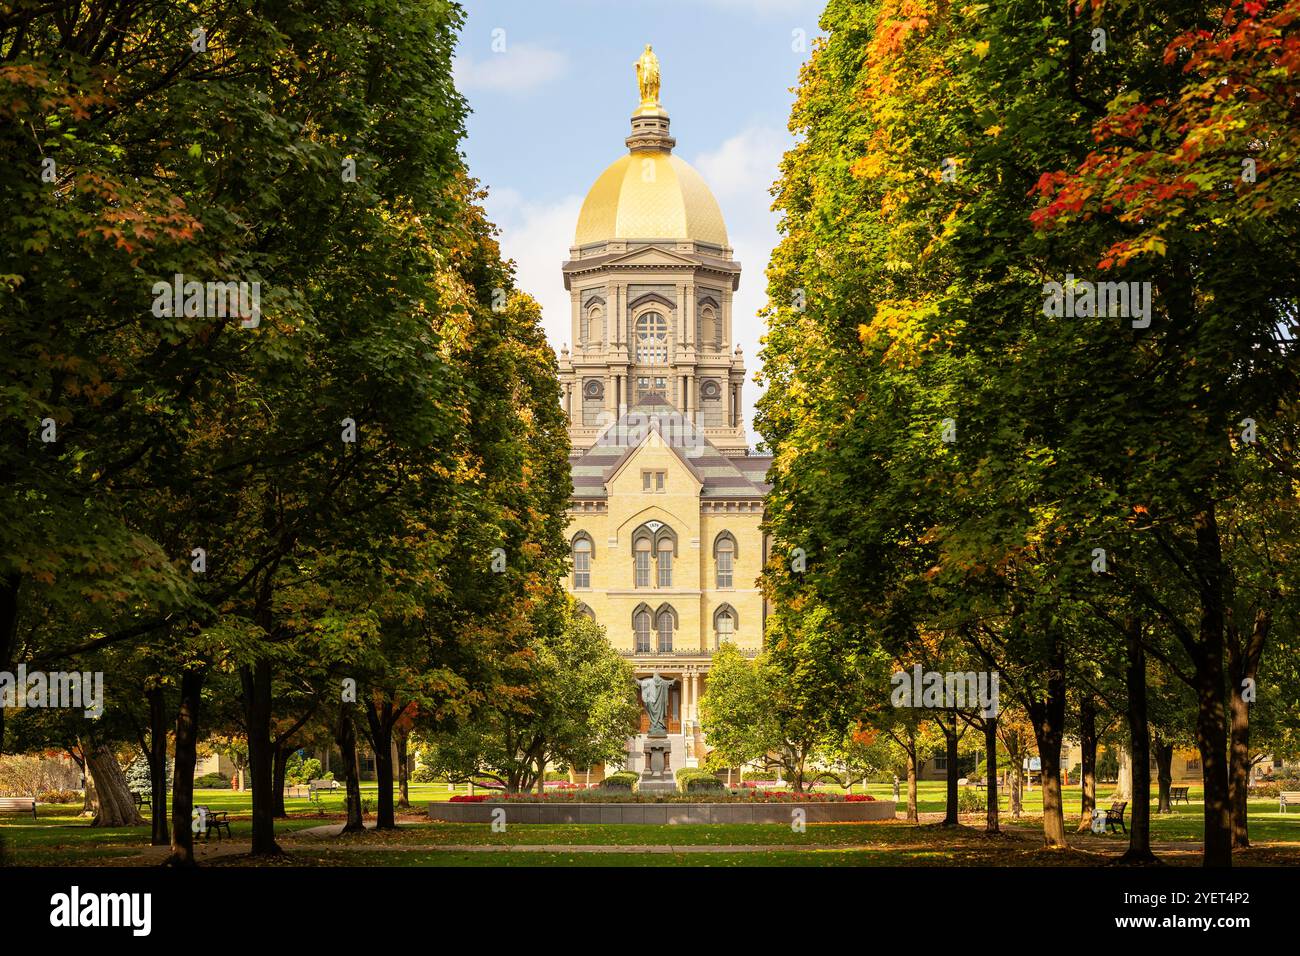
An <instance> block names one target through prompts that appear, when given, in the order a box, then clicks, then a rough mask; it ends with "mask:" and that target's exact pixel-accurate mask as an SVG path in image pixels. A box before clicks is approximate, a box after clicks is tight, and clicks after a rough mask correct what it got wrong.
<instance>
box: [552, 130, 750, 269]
mask: <svg viewBox="0 0 1300 956" xmlns="http://www.w3.org/2000/svg"><path fill="white" fill-rule="evenodd" d="M608 239H694V240H697V241H699V242H709V243H713V244H714V245H718V246H726V245H727V226H726V224H725V223H724V222H723V219H722V210H721V209H720V208H718V201H717V200H716V199H714V198H713V193H712V192H710V191H709V187H708V186H707V185H706V184H705V182H704V178H703V177H702V176H700V174H699V173H697V172H696V171H695V169H694V168H693V167H692V166H691V165H690V164H689V163H687V162H686V161H685V160H681V159H678V158H677V157H676V156H674V155H672V154H671V153H669V152H665V151H662V150H649V149H646V150H635V151H633V152H631V153H628V154H627V155H626V156H621V157H619V158H618V159H616V160H615V161H614V162H613V163H611V164H610V166H609V168H608V169H606V170H605V171H604V172H603V173H601V174H600V177H599V178H598V179H597V180H596V182H595V185H593V186H592V187H591V190H590V191H589V192H588V193H587V198H586V199H585V200H584V201H583V203H582V212H581V213H579V214H578V229H577V232H576V234H575V237H574V245H578V246H583V245H586V244H587V243H590V242H604V241H606V240H608Z"/></svg>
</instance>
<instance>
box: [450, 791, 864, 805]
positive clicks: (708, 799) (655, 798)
mask: <svg viewBox="0 0 1300 956" xmlns="http://www.w3.org/2000/svg"><path fill="white" fill-rule="evenodd" d="M875 799H876V798H875V797H873V796H871V795H870V794H866V793H850V794H843V793H793V792H792V791H789V790H730V791H728V790H722V791H708V790H704V791H694V792H691V793H679V792H678V793H645V794H642V793H628V792H627V791H626V790H622V791H614V792H611V791H608V790H599V789H596V788H592V789H590V790H565V791H562V792H559V793H547V794H544V795H543V794H538V793H502V792H500V791H494V792H492V793H476V794H474V795H472V796H471V795H469V794H457V795H456V796H454V797H452V798H451V800H450V801H449V802H451V803H487V802H492V803H874V802H875Z"/></svg>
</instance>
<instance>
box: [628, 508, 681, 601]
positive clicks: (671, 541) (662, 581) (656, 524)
mask: <svg viewBox="0 0 1300 956" xmlns="http://www.w3.org/2000/svg"><path fill="white" fill-rule="evenodd" d="M675 557H677V532H675V531H674V530H673V529H672V528H671V527H669V526H668V525H666V524H664V523H663V522H662V521H647V522H646V523H645V524H643V525H641V526H639V527H638V528H637V529H636V530H635V531H633V532H632V567H633V574H634V581H633V584H634V586H635V587H638V588H648V587H651V583H650V581H651V568H650V564H651V562H652V561H653V562H654V563H655V566H656V572H655V575H654V582H655V583H654V585H653V586H654V587H659V588H670V587H672V586H673V559H674V558H675Z"/></svg>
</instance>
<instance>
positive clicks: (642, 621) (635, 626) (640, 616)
mask: <svg viewBox="0 0 1300 956" xmlns="http://www.w3.org/2000/svg"><path fill="white" fill-rule="evenodd" d="M632 630H633V632H634V633H635V634H636V652H637V653H638V654H649V653H650V611H649V610H648V609H647V608H646V607H645V605H642V606H641V607H640V608H638V609H637V611H636V613H635V614H633V615H632Z"/></svg>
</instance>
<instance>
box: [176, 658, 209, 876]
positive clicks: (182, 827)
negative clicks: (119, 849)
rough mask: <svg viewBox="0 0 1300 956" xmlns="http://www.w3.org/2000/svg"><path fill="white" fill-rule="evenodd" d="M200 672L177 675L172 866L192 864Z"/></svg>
mask: <svg viewBox="0 0 1300 956" xmlns="http://www.w3.org/2000/svg"><path fill="white" fill-rule="evenodd" d="M203 676H204V675H203V672H202V671H201V670H187V671H185V672H184V673H183V674H181V699H180V705H179V706H178V707H177V709H176V761H175V764H174V765H173V767H172V855H171V858H170V859H169V860H168V861H167V862H168V863H169V864H171V865H172V866H193V865H194V831H193V829H192V828H191V823H190V821H191V818H192V817H193V816H194V767H195V765H196V764H197V763H198V759H199V755H198V745H199V704H200V702H201V700H202V693H201V692H202V690H203Z"/></svg>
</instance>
